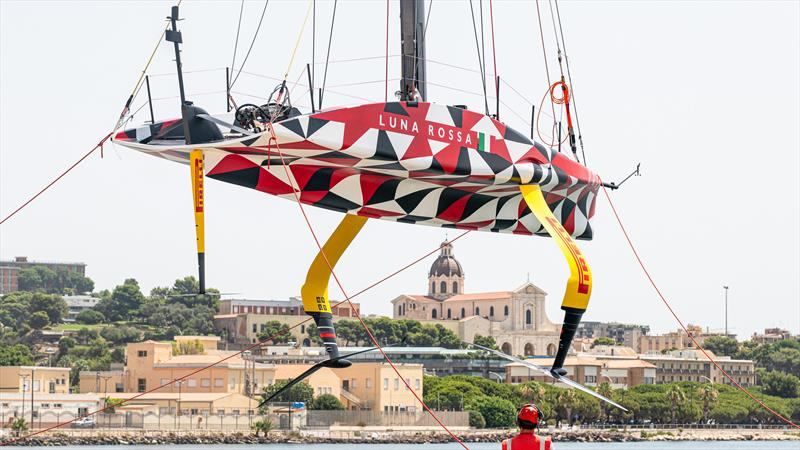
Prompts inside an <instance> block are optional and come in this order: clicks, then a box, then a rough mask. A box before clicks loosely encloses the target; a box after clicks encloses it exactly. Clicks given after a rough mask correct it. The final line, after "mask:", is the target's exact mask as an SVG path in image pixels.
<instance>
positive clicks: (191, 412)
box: [189, 408, 197, 415]
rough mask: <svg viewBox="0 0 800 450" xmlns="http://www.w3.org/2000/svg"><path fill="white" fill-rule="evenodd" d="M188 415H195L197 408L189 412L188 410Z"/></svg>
mask: <svg viewBox="0 0 800 450" xmlns="http://www.w3.org/2000/svg"><path fill="white" fill-rule="evenodd" d="M189 414H191V415H195V414H197V408H192V409H190V410H189Z"/></svg>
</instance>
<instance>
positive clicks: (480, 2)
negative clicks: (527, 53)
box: [478, 0, 489, 116]
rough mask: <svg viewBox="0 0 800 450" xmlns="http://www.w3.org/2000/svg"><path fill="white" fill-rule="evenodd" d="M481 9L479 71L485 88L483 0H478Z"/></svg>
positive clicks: (487, 106) (487, 108)
mask: <svg viewBox="0 0 800 450" xmlns="http://www.w3.org/2000/svg"><path fill="white" fill-rule="evenodd" d="M478 6H479V7H480V11H481V72H482V76H483V86H484V89H486V87H485V86H486V33H484V32H483V0H478ZM486 115H487V116H488V115H489V105H488V104H487V105H486Z"/></svg>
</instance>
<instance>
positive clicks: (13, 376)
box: [0, 366, 70, 396]
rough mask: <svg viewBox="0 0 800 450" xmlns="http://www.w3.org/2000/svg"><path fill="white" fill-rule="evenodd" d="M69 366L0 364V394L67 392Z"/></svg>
mask: <svg viewBox="0 0 800 450" xmlns="http://www.w3.org/2000/svg"><path fill="white" fill-rule="evenodd" d="M69 371H70V368H69V367H43V366H0V395H4V394H6V393H9V394H11V393H22V392H26V393H27V395H28V396H30V395H31V392H33V394H34V395H36V394H68V393H69Z"/></svg>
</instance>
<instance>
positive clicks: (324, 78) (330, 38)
mask: <svg viewBox="0 0 800 450" xmlns="http://www.w3.org/2000/svg"><path fill="white" fill-rule="evenodd" d="M338 3H339V0H333V14H332V15H331V32H330V35H329V36H328V52H327V54H326V55H325V72H324V73H323V75H322V90H321V91H320V93H319V109H322V96H323V95H325V82H327V81H328V64H329V63H330V58H331V43H332V42H333V24H334V23H336V5H337V4H338Z"/></svg>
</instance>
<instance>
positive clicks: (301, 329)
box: [300, 325, 306, 334]
mask: <svg viewBox="0 0 800 450" xmlns="http://www.w3.org/2000/svg"><path fill="white" fill-rule="evenodd" d="M305 332H306V326H305V325H300V334H305Z"/></svg>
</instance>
